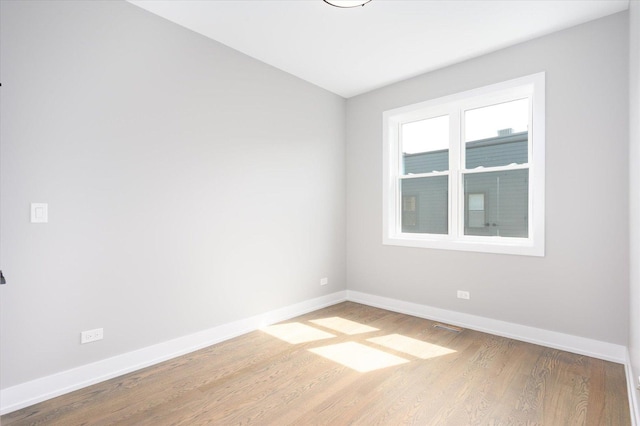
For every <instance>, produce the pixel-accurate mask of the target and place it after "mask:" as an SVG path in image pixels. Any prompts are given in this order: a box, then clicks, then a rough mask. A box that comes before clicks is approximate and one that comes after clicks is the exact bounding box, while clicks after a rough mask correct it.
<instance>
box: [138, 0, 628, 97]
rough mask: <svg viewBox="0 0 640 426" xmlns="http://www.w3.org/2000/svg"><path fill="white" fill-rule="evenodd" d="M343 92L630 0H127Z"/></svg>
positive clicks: (549, 28) (585, 18) (599, 13)
mask: <svg viewBox="0 0 640 426" xmlns="http://www.w3.org/2000/svg"><path fill="white" fill-rule="evenodd" d="M130 3H133V4H135V5H137V6H139V7H141V8H143V9H146V10H148V11H150V12H152V13H155V14H157V15H159V16H162V17H164V18H166V19H168V20H170V21H173V22H175V23H177V24H179V25H182V26H184V27H186V28H189V29H191V30H193V31H195V32H198V33H200V34H202V35H204V36H206V37H209V38H212V39H214V40H217V41H218V42H220V43H223V44H225V45H227V46H229V47H231V48H233V49H236V50H238V51H240V52H243V53H244V54H246V55H249V56H251V57H254V58H256V59H259V60H260V61H263V62H265V63H267V64H270V65H272V66H274V67H276V68H279V69H281V70H283V71H286V72H288V73H290V74H293V75H295V76H297V77H299V78H301V79H303V80H306V81H308V82H310V83H313V84H315V85H317V86H320V87H322V88H324V89H327V90H329V91H331V92H334V93H336V94H338V95H340V96H343V97H345V98H349V97H352V96H355V95H358V94H361V93H364V92H367V91H370V90H373V89H376V88H379V87H382V86H386V85H388V84H390V83H394V82H396V81H400V80H404V79H406V78H409V77H413V76H415V75H419V74H422V73H424V72H427V71H432V70H434V69H438V68H442V67H445V66H447V65H450V64H453V63H456V62H460V61H463V60H466V59H469V58H473V57H476V56H480V55H483V54H485V53H488V52H491V51H495V50H497V49H501V48H504V47H507V46H510V45H513V44H516V43H520V42H523V41H526V40H529V39H532V38H535V37H539V36H542V35H545V34H549V33H552V32H554V31H558V30H561V29H563V28H568V27H571V26H574V25H577V24H581V23H583V22H587V21H590V20H593V19H597V18H600V17H603V16H606V15H610V14H613V13H616V12H620V11H623V10H626V9H628V7H629V0H408V1H405V0H373V1H371V2H370V3H369V4H367V5H366V6H364V7H358V8H353V9H340V8H336V7H332V6H329V5H328V4H326V3H324V2H323V1H322V0H209V1H202V0H196V1H190V0H173V1H172V0H160V1H156V0H143V1H139V0H130Z"/></svg>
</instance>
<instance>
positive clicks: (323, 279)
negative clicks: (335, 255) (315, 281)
mask: <svg viewBox="0 0 640 426" xmlns="http://www.w3.org/2000/svg"><path fill="white" fill-rule="evenodd" d="M327 284H329V278H320V285H327Z"/></svg>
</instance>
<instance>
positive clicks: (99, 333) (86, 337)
mask: <svg viewBox="0 0 640 426" xmlns="http://www.w3.org/2000/svg"><path fill="white" fill-rule="evenodd" d="M103 338H104V330H103V329H102V328H95V329H93V330H87V331H83V332H81V333H80V343H82V344H84V343H89V342H95V341H96V340H102V339H103Z"/></svg>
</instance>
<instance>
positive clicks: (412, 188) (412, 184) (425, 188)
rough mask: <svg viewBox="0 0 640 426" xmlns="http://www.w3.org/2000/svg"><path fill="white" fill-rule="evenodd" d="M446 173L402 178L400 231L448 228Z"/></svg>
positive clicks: (427, 231) (443, 230) (432, 231)
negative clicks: (443, 174) (444, 174)
mask: <svg viewBox="0 0 640 426" xmlns="http://www.w3.org/2000/svg"><path fill="white" fill-rule="evenodd" d="M448 185H449V177H448V176H433V177H423V178H415V179H402V181H401V194H402V204H401V210H402V232H410V233H421V234H446V233H448V232H449V214H448V212H449V196H448V192H449V188H448Z"/></svg>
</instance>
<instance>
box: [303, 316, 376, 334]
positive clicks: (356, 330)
mask: <svg viewBox="0 0 640 426" xmlns="http://www.w3.org/2000/svg"><path fill="white" fill-rule="evenodd" d="M309 322H312V323H314V324H317V325H320V326H322V327H326V328H330V329H331V330H335V331H339V332H340V333H344V334H348V335H353V334H360V333H369V332H371V331H378V329H377V328H374V327H370V326H368V325H364V324H360V323H359V322H355V321H350V320H348V319H344V318H340V317H330V318H321V319H317V320H311V321H309Z"/></svg>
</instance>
